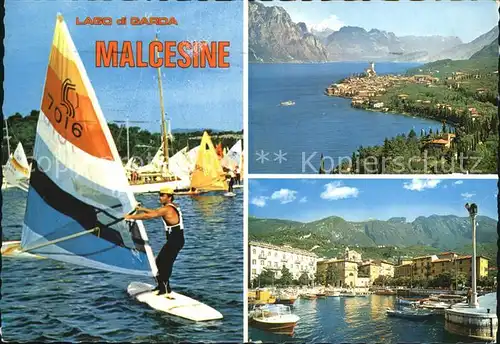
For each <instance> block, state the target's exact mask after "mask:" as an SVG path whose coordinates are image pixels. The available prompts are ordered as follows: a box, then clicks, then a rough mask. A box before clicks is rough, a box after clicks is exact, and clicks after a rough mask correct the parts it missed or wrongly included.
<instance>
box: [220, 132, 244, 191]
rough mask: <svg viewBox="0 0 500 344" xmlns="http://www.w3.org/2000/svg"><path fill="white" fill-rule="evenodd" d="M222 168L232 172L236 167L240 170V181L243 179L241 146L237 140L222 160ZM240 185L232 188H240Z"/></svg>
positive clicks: (240, 142)
mask: <svg viewBox="0 0 500 344" xmlns="http://www.w3.org/2000/svg"><path fill="white" fill-rule="evenodd" d="M221 163H222V167H223V168H226V169H228V170H230V171H234V170H235V169H236V168H237V167H238V168H239V170H240V181H241V180H242V178H243V173H242V172H243V144H242V141H241V140H238V141H237V142H236V143H235V144H234V145H233V146H232V147H231V149H230V150H229V151H228V152H227V153H226V154H224V157H223V158H222V162H221ZM242 187H243V185H242V184H236V185H234V186H233V188H242Z"/></svg>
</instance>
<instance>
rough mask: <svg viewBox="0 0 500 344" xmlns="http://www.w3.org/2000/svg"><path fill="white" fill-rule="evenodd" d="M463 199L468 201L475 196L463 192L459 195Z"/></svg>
mask: <svg viewBox="0 0 500 344" xmlns="http://www.w3.org/2000/svg"><path fill="white" fill-rule="evenodd" d="M460 195H461V196H462V197H463V198H464V199H470V198H472V197H474V196H475V195H476V194H473V193H468V192H464V193H463V194H460Z"/></svg>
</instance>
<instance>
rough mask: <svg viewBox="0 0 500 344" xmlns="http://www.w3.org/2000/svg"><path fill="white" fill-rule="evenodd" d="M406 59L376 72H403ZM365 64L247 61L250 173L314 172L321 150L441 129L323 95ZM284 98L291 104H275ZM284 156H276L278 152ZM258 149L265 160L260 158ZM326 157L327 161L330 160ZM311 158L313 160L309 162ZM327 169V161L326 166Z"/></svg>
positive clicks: (346, 153) (348, 149)
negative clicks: (367, 109)
mask: <svg viewBox="0 0 500 344" xmlns="http://www.w3.org/2000/svg"><path fill="white" fill-rule="evenodd" d="M414 66H417V64H410V63H377V64H376V65H375V69H376V71H377V73H378V74H391V73H394V74H397V73H404V72H405V71H406V70H407V69H409V68H411V67H414ZM366 67H367V63H351V62H339V63H324V64H250V65H249V74H248V75H249V84H248V88H249V98H248V102H249V110H248V111H249V112H248V119H249V155H250V159H249V170H250V172H251V173H317V169H318V168H319V164H320V155H321V154H324V155H325V156H328V157H331V158H332V159H333V161H334V162H335V165H336V164H337V163H336V162H337V161H339V158H341V157H349V158H350V157H351V156H352V153H353V152H354V151H356V150H357V149H358V148H359V147H360V146H364V147H366V146H372V145H380V144H382V143H383V141H384V139H385V138H386V137H394V136H396V135H398V134H401V133H405V134H408V132H409V131H410V130H411V129H412V128H413V129H414V130H415V131H416V132H417V134H418V133H420V130H421V129H426V130H428V129H429V128H432V129H433V130H435V129H436V128H441V124H440V123H438V122H435V121H431V120H428V119H421V118H416V117H412V116H403V115H397V114H387V113H381V112H373V111H366V110H360V109H354V108H352V107H351V100H350V99H344V98H338V97H327V96H326V95H324V91H325V88H326V87H328V86H329V85H330V84H331V83H333V82H337V81H338V80H340V79H342V78H344V77H346V76H349V75H350V74H352V73H360V72H362V71H363V70H364V69H365V68H366ZM286 100H293V101H295V105H294V106H279V104H280V102H282V101H286ZM280 150H281V152H282V153H286V155H285V156H284V158H285V159H286V161H285V160H281V163H280V160H279V159H278V156H277V154H279V152H280ZM261 151H263V152H264V154H266V153H267V154H268V155H267V156H266V158H267V159H268V160H262V159H261V160H259V161H257V158H259V155H257V152H259V154H260V153H261ZM329 161H330V160H329ZM307 162H309V163H310V164H311V165H312V167H311V165H309V164H308V163H307ZM325 168H326V169H330V168H331V166H326V165H325Z"/></svg>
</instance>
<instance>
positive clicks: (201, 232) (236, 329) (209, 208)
mask: <svg viewBox="0 0 500 344" xmlns="http://www.w3.org/2000/svg"><path fill="white" fill-rule="evenodd" d="M235 192H236V193H237V196H236V197H223V196H206V197H201V196H200V197H196V198H195V197H193V198H191V197H178V198H177V199H176V201H175V202H176V203H178V204H179V205H180V206H181V209H182V210H183V215H184V224H185V237H186V244H185V246H184V248H183V250H182V251H181V252H180V254H179V256H178V258H177V261H176V262H175V265H174V270H173V275H172V279H171V283H172V288H173V290H174V291H178V292H180V293H183V294H185V295H187V296H190V297H193V298H195V299H197V300H199V301H201V302H203V303H206V304H208V305H209V306H211V307H213V308H215V309H217V310H218V311H219V312H221V313H222V315H223V316H224V319H222V320H218V321H211V322H205V323H195V322H191V321H188V320H183V319H180V318H177V317H173V316H170V315H166V314H162V313H159V312H156V311H154V310H152V309H150V308H149V307H147V306H145V305H144V304H142V303H139V302H136V301H135V300H133V299H132V298H130V297H129V296H128V294H127V292H126V289H127V286H128V284H129V283H130V282H132V281H143V282H146V283H151V284H153V283H154V281H153V279H151V278H147V277H146V278H142V277H139V276H128V275H121V274H115V273H110V272H103V271H99V270H92V269H88V268H84V267H79V266H76V265H70V264H66V263H62V262H58V261H53V260H49V259H45V260H36V259H35V260H32V259H14V258H5V257H4V258H3V259H2V274H1V277H2V289H1V292H2V300H1V307H0V309H1V314H2V332H3V338H4V339H5V340H7V341H32V342H34V341H110V342H111V341H115V342H116V341H118V342H120V341H121V342H131V341H146V342H151V341H152V342H159V341H168V342H180V341H187V340H189V341H200V342H207V341H233V342H242V341H243V244H242V243H243V193H242V189H236V191H235ZM136 198H137V199H138V201H140V202H142V203H143V204H144V206H145V207H149V208H155V207H158V206H159V203H158V199H157V198H158V197H157V196H156V195H139V196H137V197H136ZM25 203H26V193H24V192H22V191H19V190H17V189H7V190H6V191H5V192H3V207H2V211H3V218H2V226H3V240H19V239H20V235H21V225H22V221H23V218H24V210H25ZM145 224H146V228H147V230H148V236H149V238H150V241H151V245H152V248H153V251H154V252H155V253H158V252H159V250H160V248H161V246H162V245H163V244H164V240H165V235H164V229H163V227H162V224H161V222H160V220H150V221H147V222H145Z"/></svg>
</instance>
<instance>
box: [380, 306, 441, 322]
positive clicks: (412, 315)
mask: <svg viewBox="0 0 500 344" xmlns="http://www.w3.org/2000/svg"><path fill="white" fill-rule="evenodd" d="M386 314H387V315H388V316H391V317H397V318H405V319H411V320H424V319H426V318H428V317H430V316H432V315H433V313H432V312H430V311H425V310H414V309H408V308H404V309H387V310H386Z"/></svg>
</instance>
